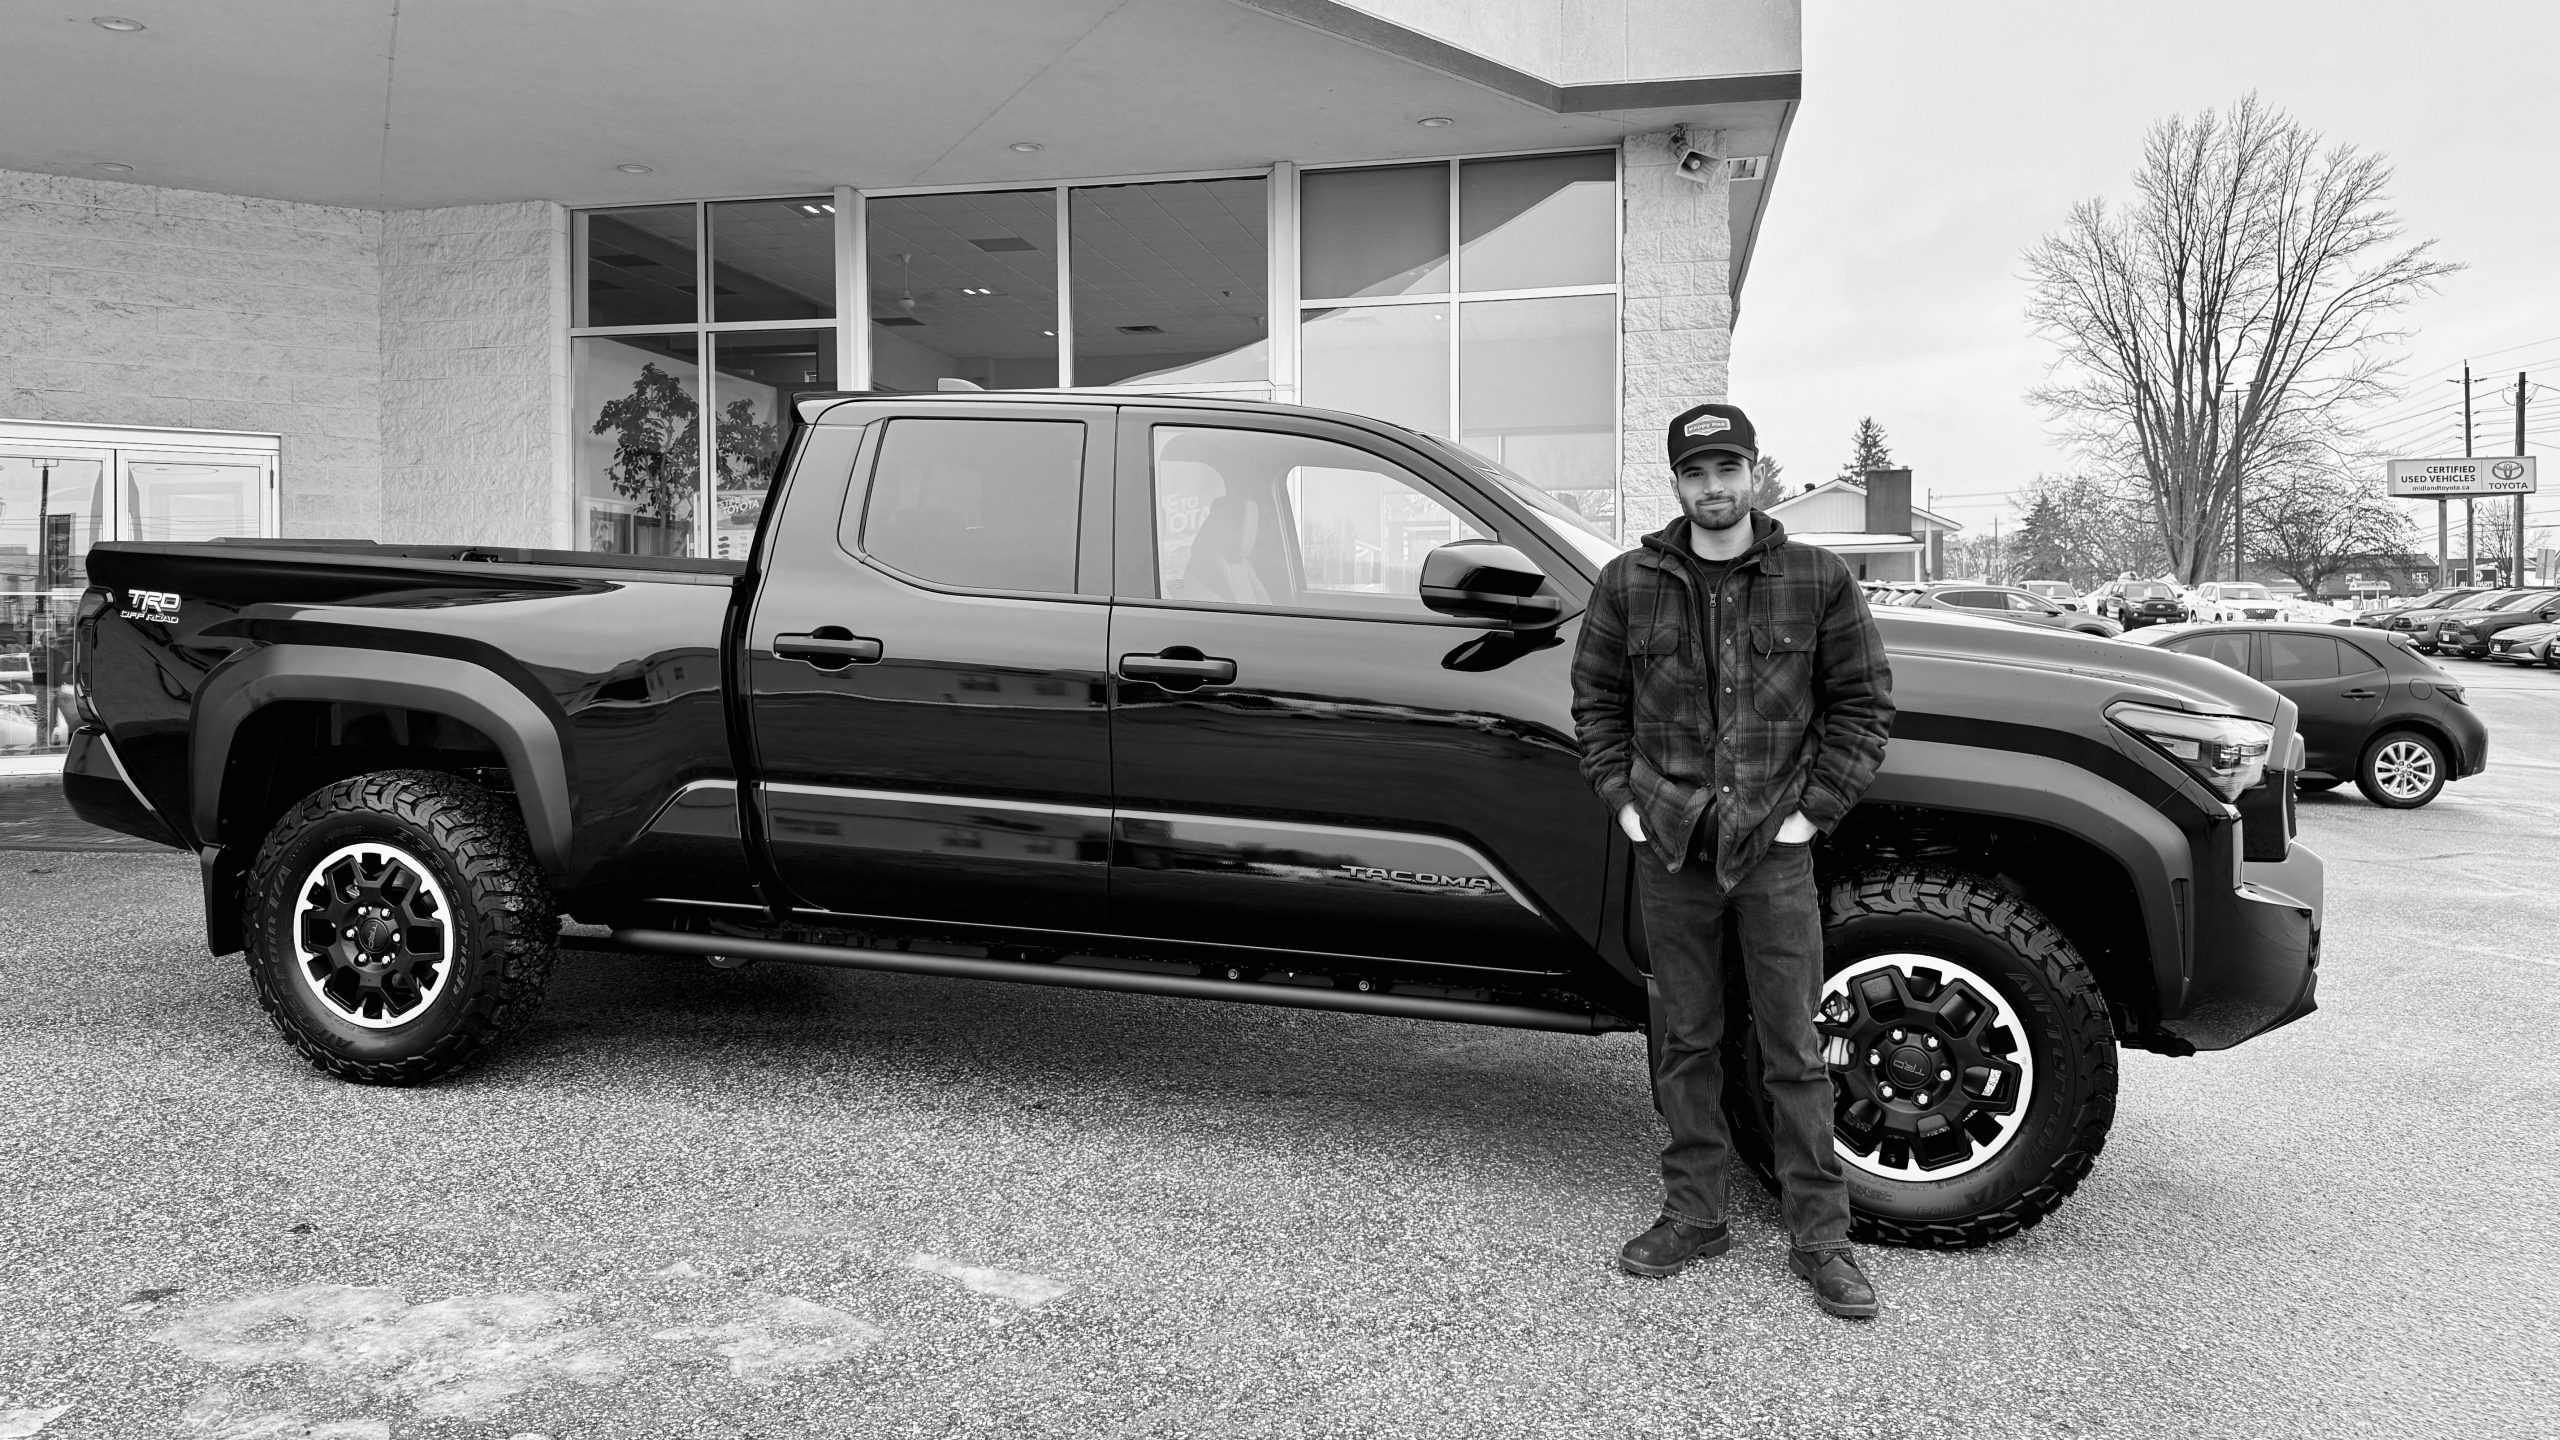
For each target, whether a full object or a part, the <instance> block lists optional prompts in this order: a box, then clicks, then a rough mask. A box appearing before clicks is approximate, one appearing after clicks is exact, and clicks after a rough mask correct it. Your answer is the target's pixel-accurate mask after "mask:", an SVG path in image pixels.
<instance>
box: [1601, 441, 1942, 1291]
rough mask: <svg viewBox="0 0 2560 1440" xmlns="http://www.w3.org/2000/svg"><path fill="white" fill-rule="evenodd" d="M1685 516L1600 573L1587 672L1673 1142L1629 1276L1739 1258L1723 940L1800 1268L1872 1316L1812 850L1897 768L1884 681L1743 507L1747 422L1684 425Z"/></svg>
mask: <svg viewBox="0 0 2560 1440" xmlns="http://www.w3.org/2000/svg"><path fill="white" fill-rule="evenodd" d="M1670 442H1671V443H1670V457H1671V471H1672V476H1673V485H1674V487H1675V489H1676V490H1677V492H1678V495H1679V499H1680V514H1679V515H1678V516H1677V517H1676V518H1674V519H1673V520H1672V521H1671V523H1670V524H1668V525H1665V526H1664V527H1663V528H1662V529H1661V530H1659V531H1657V532H1656V533H1654V534H1651V535H1648V536H1646V537H1645V538H1644V543H1643V545H1642V546H1640V547H1639V548H1637V549H1635V550H1632V551H1629V552H1628V553H1627V554H1624V555H1621V556H1619V557H1618V558H1617V559H1615V560H1613V561H1611V562H1609V565H1608V568H1607V569H1605V570H1603V571H1602V572H1601V574H1600V584H1599V588H1597V589H1596V590H1594V591H1593V592H1592V596H1591V608H1590V611H1589V613H1588V614H1587V615H1586V616H1585V617H1584V619H1583V623H1582V642H1581V648H1580V649H1579V650H1578V651H1577V652H1576V653H1575V655H1574V662H1573V716H1574V723H1575V727H1576V730H1577V732H1578V733H1579V735H1580V738H1581V742H1582V772H1583V774H1584V775H1585V776H1586V777H1587V778H1588V779H1589V780H1590V782H1591V785H1592V788H1593V789H1595V790H1597V791H1599V792H1600V797H1601V799H1603V800H1605V801H1607V802H1608V804H1609V806H1610V808H1612V809H1613V810H1615V811H1616V812H1617V816H1618V824H1619V826H1620V827H1621V828H1622V829H1624V830H1625V831H1626V832H1627V838H1628V839H1630V840H1632V841H1634V842H1636V876H1637V882H1636V884H1637V895H1638V900H1639V903H1640V904H1641V906H1642V910H1643V915H1644V928H1645V939H1646V945H1647V948H1648V950H1649V951H1650V952H1651V955H1652V957H1653V981H1654V997H1653V1018H1652V1032H1653V1036H1652V1038H1653V1067H1654V1071H1653V1075H1654V1088H1655V1094H1656V1096H1657V1097H1658V1099H1659V1101H1660V1104H1661V1107H1662V1115H1663V1119H1664V1120H1665V1121H1666V1122H1667V1123H1668V1124H1669V1126H1670V1130H1671V1140H1670V1143H1669V1144H1668V1145H1667V1146H1665V1147H1664V1149H1663V1152H1662V1188H1663V1200H1662V1218H1661V1219H1660V1220H1658V1221H1656V1222H1655V1223H1654V1225H1653V1228H1651V1229H1649V1230H1647V1231H1645V1232H1644V1233H1643V1234H1641V1235H1639V1236H1637V1237H1636V1238H1635V1239H1633V1240H1630V1241H1628V1242H1627V1244H1626V1248H1625V1249H1624V1250H1622V1251H1620V1252H1619V1257H1618V1263H1619V1264H1620V1265H1622V1266H1623V1267H1624V1268H1625V1269H1626V1270H1627V1271H1628V1273H1630V1274H1634V1275H1646V1276H1656V1277H1659V1276H1665V1275H1670V1274H1673V1273H1674V1272H1676V1271H1678V1270H1679V1269H1680V1268H1681V1267H1682V1266H1684V1265H1686V1264H1688V1263H1689V1262H1690V1261H1692V1260H1699V1259H1705V1258H1707V1257H1710V1256H1715V1255H1721V1254H1723V1253H1724V1252H1725V1251H1726V1250H1727V1249H1729V1248H1731V1246H1732V1244H1733V1238H1732V1235H1731V1234H1730V1233H1729V1232H1728V1231H1727V1229H1726V1228H1725V1213H1724V1200H1725V1170H1726V1161H1727V1159H1728V1157H1729V1156H1730V1155H1731V1153H1732V1141H1731V1137H1730V1135H1729V1134H1728V1132H1727V1129H1726V1124H1725V1117H1724V1109H1723V1091H1724V1061H1723V1057H1722V1055H1721V1054H1720V1053H1719V1052H1720V1047H1721V1045H1722V1043H1723V1040H1724V1034H1725V965H1724V930H1725V926H1726V924H1727V922H1728V917H1730V921H1731V923H1732V924H1733V925H1734V927H1735V928H1736V930H1737V931H1738V932H1739V939H1740V941H1741V944H1740V950H1741V955H1742V968H1743V978H1744V981H1745V984H1746V986H1747V989H1748V991H1749V994H1750V997H1751V1013H1752V1024H1753V1026H1754V1029H1755V1031H1756V1033H1757V1035H1758V1037H1759V1040H1760V1052H1761V1064H1762V1070H1763V1074H1764V1078H1765V1082H1766V1087H1767V1092H1768V1099H1769V1109H1770V1130H1771V1139H1772V1141H1773V1142H1774V1149H1775V1152H1776V1161H1777V1173H1778V1182H1779V1188H1780V1190H1781V1192H1782V1209H1783V1211H1784V1214H1785V1217H1786V1224H1787V1231H1788V1234H1789V1237H1790V1241H1791V1245H1792V1248H1791V1249H1790V1251H1789V1254H1788V1260H1789V1263H1790V1264H1791V1265H1792V1266H1793V1267H1794V1269H1795V1272H1796V1273H1797V1274H1799V1275H1801V1276H1803V1277H1805V1279H1806V1280H1808V1281H1810V1282H1811V1283H1812V1286H1813V1291H1814V1295H1815V1297H1816V1298H1817V1299H1818V1300H1819V1301H1820V1303H1821V1305H1822V1308H1823V1309H1825V1310H1827V1311H1829V1312H1831V1313H1832V1314H1834V1315H1852V1316H1866V1315H1873V1314H1875V1313H1876V1293H1875V1288H1874V1286H1872V1285H1871V1284H1869V1283H1868V1280H1867V1277H1866V1275H1865V1274H1864V1273H1863V1272H1861V1271H1860V1270H1859V1268H1858V1261H1857V1256H1856V1254H1855V1253H1854V1252H1853V1251H1852V1250H1851V1249H1850V1248H1849V1194H1848V1188H1847V1186H1846V1184H1845V1183H1844V1182H1843V1180H1842V1179H1841V1173H1840V1158H1839V1155H1838V1154H1837V1152H1835V1151H1834V1150H1833V1148H1832V1144H1831V1076H1830V1072H1829V1069H1828V1067H1827V1066H1826V1065H1825V1064H1824V1062H1823V1058H1822V1046H1821V1041H1820V1039H1819V1038H1818V1037H1817V1036H1816V1035H1815V1033H1814V1028H1813V1022H1814V1006H1815V1004H1816V1002H1817V1001H1818V1000H1819V998H1820V996H1821V993H1822V915H1821V902H1820V899H1819V897H1818V896H1817V895H1816V893H1815V890H1814V871H1813V844H1812V842H1813V840H1814V837H1815V836H1816V835H1819V834H1828V833H1829V832H1830V831H1831V829H1832V827H1834V826H1836V825H1838V824H1839V823H1840V818H1841V817H1842V816H1843V815H1846V814H1847V813H1848V811H1849V807H1851V806H1852V805H1855V804H1856V803H1857V802H1858V797H1859V796H1860V795H1862V794H1864V793H1865V792H1866V788H1867V784H1868V782H1869V781H1871V780H1873V779H1874V778H1875V773H1876V767H1877V766H1878V765H1879V764H1881V763H1882V762H1883V759H1884V746H1885V737H1886V734H1887V732H1888V731H1889V730H1890V728H1891V727H1892V723H1893V701H1892V698H1891V689H1892V677H1891V675H1890V673H1889V672H1888V670H1887V669H1886V665H1885V657H1884V645H1883V642H1882V641H1881V639H1880V638H1879V637H1878V636H1877V634H1876V626H1875V621H1874V619H1873V618H1872V617H1871V616H1869V615H1868V613H1867V603H1866V598H1865V597H1864V596H1863V595H1861V594H1860V593H1859V592H1858V586H1857V582H1856V581H1855V580H1853V579H1852V578H1851V577H1850V575H1849V569H1848V566H1846V565H1844V564H1843V563H1841V560H1840V557H1838V556H1836V555H1834V554H1832V553H1831V552H1830V551H1827V550H1820V549H1816V548H1814V547H1813V546H1810V545H1800V544H1794V543H1791V542H1789V541H1788V539H1787V532H1786V527H1784V526H1782V525H1780V524H1779V523H1778V522H1777V521H1775V520H1772V519H1770V518H1769V517H1768V516H1767V515H1765V514H1762V513H1761V512H1759V511H1757V510H1754V509H1752V508H1751V507H1750V503H1749V498H1748V497H1749V495H1750V493H1751V465H1752V462H1753V461H1754V460H1756V459H1757V458H1759V447H1758V445H1757V443H1756V441H1755V440H1754V438H1753V435H1752V429H1751V422H1750V420H1748V419H1747V418H1745V417H1744V415H1743V413H1742V412H1741V411H1740V410H1737V409H1735V408H1734V407H1733V406H1730V405H1700V406H1698V407H1697V408H1695V409H1693V410H1689V411H1687V412H1685V413H1683V414H1682V415H1681V416H1680V417H1679V418H1678V419H1676V420H1673V421H1672V422H1671V436H1670Z"/></svg>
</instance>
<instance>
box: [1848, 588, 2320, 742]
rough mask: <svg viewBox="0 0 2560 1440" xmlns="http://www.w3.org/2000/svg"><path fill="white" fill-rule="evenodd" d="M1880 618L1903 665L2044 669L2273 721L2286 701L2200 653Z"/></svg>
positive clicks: (2056, 632)
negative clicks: (1925, 662)
mask: <svg viewBox="0 0 2560 1440" xmlns="http://www.w3.org/2000/svg"><path fill="white" fill-rule="evenodd" d="M1875 616H1876V623H1877V627H1878V628H1879V629H1880V630H1881V631H1882V632H1883V634H1884V643H1885V649H1886V651H1887V652H1888V653H1889V654H1890V655H1891V656H1892V658H1893V660H1894V661H1895V663H1896V664H1897V665H1898V664H1900V663H1901V662H1902V661H1903V660H1904V658H1905V657H1910V658H1913V659H1919V658H1922V657H1933V658H1939V659H1946V660H1958V661H1974V662H1979V663H1982V664H1987V665H1999V666H2005V667H2007V668H2009V669H2012V670H2027V671H2041V672H2044V673H2046V674H2048V675H2051V676H2052V677H2054V678H2055V679H2056V680H2057V681H2066V680H2068V681H2076V682H2078V684H2080V685H2083V686H2085V685H2088V684H2090V683H2092V682H2096V683H2099V684H2102V685H2108V686H2109V687H2110V688H2112V689H2114V690H2116V691H2117V692H2118V693H2119V695H2120V697H2121V698H2124V699H2139V700H2142V701H2144V702H2146V703H2149V704H2154V705H2162V704H2165V705H2169V706H2173V707H2175V708H2177V709H2182V710H2193V711H2197V712H2200V713H2209V714H2216V715H2242V716H2246V717H2248V718H2250V719H2252V720H2270V721H2271V720H2274V719H2276V718H2277V712H2278V710H2279V708H2280V707H2281V706H2282V705H2283V704H2284V697H2282V696H2281V695H2278V694H2277V693H2276V692H2275V691H2273V690H2271V689H2269V688H2267V687H2266V686H2264V685H2262V684H2260V683H2258V682H2257V681H2255V680H2252V679H2250V678H2249V677H2248V676H2246V675H2243V674H2241V673H2240V672H2239V671H2237V670H2234V669H2231V668H2230V667H2229V666H2226V665H2221V664H2217V663H2215V662H2214V661H2211V660H2207V659H2205V658H2203V657H2202V656H2199V655H2180V654H2176V653H2175V652H2172V651H2168V650H2162V649H2158V648H2156V647H2154V646H2151V645H2141V644H2135V643H2133V642H2131V641H2126V640H2105V639H2100V638H2098V637H2097V636H2094V635H2083V634H2080V633H2079V632H2077V631H2072V630H2060V629H2052V630H2048V629H2042V628H2038V627H2032V626H2024V625H2010V624H2006V623H2004V622H2002V621H1998V620H1978V619H1975V618H1973V617H1971V616H1965V615H1955V614H1950V613H1948V612H1946V611H1943V610H1901V609H1892V608H1887V609H1880V610H1878V611H1876V612H1875ZM2146 692H2147V693H2146ZM1986 698H1990V697H1986Z"/></svg>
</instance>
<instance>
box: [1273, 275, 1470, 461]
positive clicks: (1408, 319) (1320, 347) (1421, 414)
mask: <svg viewBox="0 0 2560 1440" xmlns="http://www.w3.org/2000/svg"><path fill="white" fill-rule="evenodd" d="M1298 368H1299V377H1300V378H1299V383H1298V397H1299V399H1300V400H1302V401H1303V402H1305V403H1306V404H1309V405H1315V406H1320V407H1322V408H1324V409H1327V410H1349V411H1352V412H1353V413H1355V414H1360V415H1374V416H1376V417H1378V418H1379V419H1381V420H1390V421H1393V422H1395V423H1396V424H1398V425H1405V426H1410V427H1411V428H1413V429H1416V430H1420V431H1423V432H1424V433H1426V434H1431V435H1438V436H1442V437H1444V438H1445V437H1447V435H1448V434H1449V307H1448V306H1446V305H1359V306H1347V307H1342V308H1338V309H1332V310H1310V311H1307V312H1306V314H1305V316H1304V317H1303V318H1302V321H1301V323H1300V325H1299V327H1298Z"/></svg>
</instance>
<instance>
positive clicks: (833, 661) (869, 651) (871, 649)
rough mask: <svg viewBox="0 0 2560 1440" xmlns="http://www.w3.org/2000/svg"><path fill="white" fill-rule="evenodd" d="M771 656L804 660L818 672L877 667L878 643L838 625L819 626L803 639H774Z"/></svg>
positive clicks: (797, 637) (801, 636) (794, 637)
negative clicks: (851, 667)
mask: <svg viewBox="0 0 2560 1440" xmlns="http://www.w3.org/2000/svg"><path fill="white" fill-rule="evenodd" d="M773 653H774V654H776V655H778V656H780V657H781V658H783V659H785V660H806V661H807V662H809V663H810V664H812V665H815V666H817V667H818V668H819V669H821V670H841V669H843V668H844V667H846V666H847V665H875V664H878V663H879V660H880V655H881V650H880V642H879V641H877V640H874V639H872V638H871V637H870V636H868V635H856V634H854V633H853V632H852V631H850V630H847V629H845V628H844V627H843V626H841V625H821V626H819V627H818V628H817V629H815V630H812V631H810V632H808V633H807V634H805V635H776V636H774V637H773Z"/></svg>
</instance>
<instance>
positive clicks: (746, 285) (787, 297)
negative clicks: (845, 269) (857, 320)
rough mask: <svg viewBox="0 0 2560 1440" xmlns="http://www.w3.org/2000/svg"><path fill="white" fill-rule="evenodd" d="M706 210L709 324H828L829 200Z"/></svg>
mask: <svg viewBox="0 0 2560 1440" xmlns="http://www.w3.org/2000/svg"><path fill="white" fill-rule="evenodd" d="M709 209H710V226H711V319H713V320H714V321H719V322H732V321H741V320H832V319H834V318H835V314H836V202H835V201H833V200H831V199H828V198H827V197H825V196H823V195H808V196H803V197H801V198H799V199H796V200H734V201H726V202H723V203H721V204H717V205H713V206H711V207H709ZM639 323H643V324H652V323H656V322H653V321H643V322H639Z"/></svg>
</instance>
